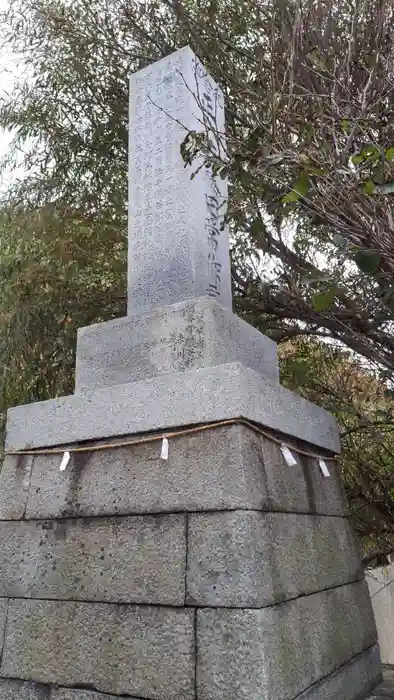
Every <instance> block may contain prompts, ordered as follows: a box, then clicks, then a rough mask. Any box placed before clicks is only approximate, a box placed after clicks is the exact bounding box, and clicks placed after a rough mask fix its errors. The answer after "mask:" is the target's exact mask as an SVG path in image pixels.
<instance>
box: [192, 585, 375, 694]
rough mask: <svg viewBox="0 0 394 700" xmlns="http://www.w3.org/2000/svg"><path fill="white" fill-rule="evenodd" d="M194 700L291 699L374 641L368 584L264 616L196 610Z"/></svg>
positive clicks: (260, 613) (258, 612)
mask: <svg viewBox="0 0 394 700" xmlns="http://www.w3.org/2000/svg"><path fill="white" fill-rule="evenodd" d="M197 640H198V644H197V647H198V655H197V688H198V698H199V700H243V698H245V700H246V699H247V700H267V698H269V700H288V699H289V698H294V697H296V696H297V694H300V693H301V692H302V691H304V690H306V689H307V688H309V687H310V686H311V685H312V684H313V683H316V682H317V681H319V680H321V679H322V678H324V677H325V676H328V674H330V673H332V672H333V671H335V670H336V669H337V668H339V667H340V666H342V665H343V664H345V663H346V662H348V661H350V660H351V659H352V658H353V656H356V655H357V654H360V653H361V652H362V651H364V650H365V649H368V648H369V647H371V646H373V645H374V644H375V642H376V628H375V622H374V619H373V613H372V607H371V604H370V601H369V596H368V588H367V585H366V583H365V581H361V582H357V583H353V584H350V585H347V586H341V587H340V588H334V589H332V590H329V591H324V592H320V593H315V594H314V595H311V596H306V597H302V598H298V599H297V600H294V601H290V602H287V603H283V604H282V605H275V606H272V607H269V608H263V609H261V610H226V609H215V610H214V609H211V610H209V609H205V610H198V611H197Z"/></svg>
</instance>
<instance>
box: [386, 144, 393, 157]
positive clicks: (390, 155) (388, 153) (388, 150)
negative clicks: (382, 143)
mask: <svg viewBox="0 0 394 700" xmlns="http://www.w3.org/2000/svg"><path fill="white" fill-rule="evenodd" d="M385 156H386V160H394V146H391V147H390V148H388V149H387V151H386V153H385Z"/></svg>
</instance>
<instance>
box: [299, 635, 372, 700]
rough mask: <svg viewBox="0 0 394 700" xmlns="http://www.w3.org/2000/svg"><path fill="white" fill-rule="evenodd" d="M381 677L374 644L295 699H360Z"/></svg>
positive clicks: (364, 696)
mask: <svg viewBox="0 0 394 700" xmlns="http://www.w3.org/2000/svg"><path fill="white" fill-rule="evenodd" d="M381 677H382V667H381V664H380V656H379V647H378V646H377V645H375V646H373V647H371V648H370V649H367V650H366V651H363V652H362V653H361V654H359V655H358V656H355V657H354V658H353V659H352V660H351V661H349V663H347V664H345V665H344V666H341V668H339V669H338V670H337V671H335V672H334V673H332V674H330V675H329V676H327V678H324V680H322V681H320V683H316V684H315V685H313V686H312V687H311V688H309V689H308V690H306V691H305V692H304V693H301V695H298V696H297V698H296V700H362V699H364V698H366V696H367V695H368V693H369V692H370V691H371V690H372V689H373V688H375V687H376V686H377V684H378V683H379V682H380V680H381Z"/></svg>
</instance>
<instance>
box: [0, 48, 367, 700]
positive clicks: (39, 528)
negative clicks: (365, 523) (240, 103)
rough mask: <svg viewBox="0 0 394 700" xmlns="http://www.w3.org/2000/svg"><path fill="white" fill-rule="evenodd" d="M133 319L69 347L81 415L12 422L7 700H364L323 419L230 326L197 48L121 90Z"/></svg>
mask: <svg viewBox="0 0 394 700" xmlns="http://www.w3.org/2000/svg"><path fill="white" fill-rule="evenodd" d="M130 115H131V117H130V188H129V191H130V205H129V206H130V229H129V251H130V255H129V298H128V316H127V318H123V319H118V320H116V321H110V322H109V323H104V324H99V325H95V326H91V327H89V328H84V329H81V330H80V332H79V335H78V347H77V372H76V391H75V394H74V396H71V397H64V398H58V399H54V400H51V401H44V402H41V403H37V404H31V405H28V406H20V407H17V408H12V409H10V411H9V414H8V423H7V443H6V449H7V455H6V458H5V460H4V463H3V466H2V470H1V474H0V640H1V649H2V651H1V659H0V700H14V699H15V700H16V699H17V698H18V700H43V699H44V698H46V699H50V700H115V698H116V697H119V696H122V697H129V698H131V699H132V700H142V699H143V700H295V699H296V698H297V699H298V700H322V699H323V700H334V699H335V700H356V698H357V700H359V699H361V698H363V697H366V695H367V694H368V692H369V690H370V689H371V688H373V687H374V686H375V685H376V684H377V683H378V681H379V680H380V660H379V651H378V647H377V644H376V629H375V624H374V619H373V614H372V610H371V604H370V600H369V595H368V589H367V586H366V583H365V581H364V576H363V570H362V566H361V562H360V558H359V554H358V550H357V544H356V540H355V536H354V533H353V530H352V526H351V523H350V520H349V514H348V511H347V507H346V501H345V497H344V493H343V489H342V486H341V480H340V474H339V469H338V465H337V463H336V461H335V459H334V457H335V454H336V453H337V452H338V451H339V435H338V429H337V426H336V424H335V421H334V420H333V418H332V417H331V415H329V414H328V413H326V412H325V411H324V410H322V409H320V408H317V407H316V406H314V405H312V404H310V403H309V402H307V401H305V400H304V399H302V398H301V397H299V396H298V395H296V394H293V393H292V392H290V391H288V390H286V389H284V388H283V387H281V386H280V384H279V380H278V368H277V360H276V347H275V344H274V343H272V342H271V341H270V340H269V339H267V338H265V337H264V336H263V335H261V334H260V333H259V332H257V331H256V330H255V329H253V328H251V327H250V326H249V325H248V324H246V323H245V322H244V321H242V320H241V319H239V318H238V317H237V316H235V315H234V314H233V313H232V310H231V292H230V263H229V254H228V232H227V231H226V227H225V226H224V222H223V215H224V208H223V207H224V203H225V196H226V189H225V183H223V182H222V181H219V180H216V179H215V178H213V177H212V175H211V174H210V172H209V171H208V170H206V169H205V168H201V170H200V171H199V172H198V174H197V175H196V176H195V177H194V178H193V179H191V178H190V174H191V172H190V170H189V169H188V168H185V167H184V164H183V162H182V159H181V157H180V152H179V149H180V145H181V143H182V141H183V139H184V137H185V135H186V132H187V130H188V129H192V130H199V129H203V128H205V127H206V125H207V124H206V120H208V121H209V120H214V123H215V125H216V126H217V127H218V129H219V130H223V128H224V116H223V97H222V94H221V92H220V90H219V89H218V87H217V86H216V85H215V83H214V82H213V80H212V79H211V78H210V77H209V76H208V75H207V74H206V72H205V70H204V68H203V66H202V65H201V64H200V63H199V61H198V60H197V59H196V57H195V56H194V54H193V53H192V52H191V50H190V49H189V48H187V47H186V48H184V49H181V50H180V51H177V52H176V53H174V54H172V55H171V56H168V57H167V58H164V59H163V60H161V61H159V62H158V63H156V64H154V65H153V66H150V67H148V68H145V69H144V70H142V71H140V72H139V73H137V74H136V75H134V76H132V77H131V90H130Z"/></svg>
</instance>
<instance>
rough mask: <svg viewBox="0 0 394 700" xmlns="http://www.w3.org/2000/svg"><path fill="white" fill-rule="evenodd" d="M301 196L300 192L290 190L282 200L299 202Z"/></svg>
mask: <svg viewBox="0 0 394 700" xmlns="http://www.w3.org/2000/svg"><path fill="white" fill-rule="evenodd" d="M299 198H300V195H299V194H298V192H294V190H291V192H288V193H287V194H285V195H284V196H283V197H282V202H283V203H284V204H287V203H288V202H298V200H299Z"/></svg>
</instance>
